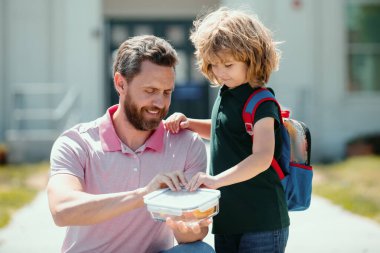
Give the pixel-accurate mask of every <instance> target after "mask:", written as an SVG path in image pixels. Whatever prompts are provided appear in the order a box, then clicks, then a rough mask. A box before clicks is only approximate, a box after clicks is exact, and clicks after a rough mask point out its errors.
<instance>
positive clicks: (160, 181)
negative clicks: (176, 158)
mask: <svg viewBox="0 0 380 253" xmlns="http://www.w3.org/2000/svg"><path fill="white" fill-rule="evenodd" d="M181 186H187V181H186V178H185V175H184V174H183V171H180V170H177V171H173V172H168V173H161V174H158V175H156V176H155V177H154V178H153V179H152V181H150V182H149V184H148V185H147V186H145V189H146V191H147V193H150V192H153V191H155V190H158V189H162V188H167V187H169V188H170V190H172V191H180V190H181Z"/></svg>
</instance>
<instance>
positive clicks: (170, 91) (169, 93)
mask: <svg viewBox="0 0 380 253" xmlns="http://www.w3.org/2000/svg"><path fill="white" fill-rule="evenodd" d="M172 93H173V91H172V90H168V91H165V92H164V94H165V95H166V96H170V95H171V94H172Z"/></svg>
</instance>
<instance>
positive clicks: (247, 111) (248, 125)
mask: <svg viewBox="0 0 380 253" xmlns="http://www.w3.org/2000/svg"><path fill="white" fill-rule="evenodd" d="M265 101H274V102H275V103H276V104H277V106H278V108H279V117H280V121H281V122H283V120H282V113H281V107H280V104H279V103H278V102H277V100H276V98H275V97H274V95H273V94H272V92H270V91H269V90H268V89H266V88H259V89H257V90H255V91H254V92H253V93H252V94H251V95H250V96H249V98H248V99H247V101H246V102H245V104H244V108H243V112H242V117H243V121H244V125H245V130H246V131H247V133H248V134H249V135H251V136H253V123H254V122H255V113H256V110H257V108H258V107H259V105H260V104H261V103H263V102H265Z"/></svg>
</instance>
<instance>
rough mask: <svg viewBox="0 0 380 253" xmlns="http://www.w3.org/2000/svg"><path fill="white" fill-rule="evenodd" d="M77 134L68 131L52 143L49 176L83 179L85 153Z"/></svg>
mask: <svg viewBox="0 0 380 253" xmlns="http://www.w3.org/2000/svg"><path fill="white" fill-rule="evenodd" d="M84 147H85V146H84V145H83V141H82V140H81V137H80V135H79V133H78V132H76V131H75V130H69V131H67V132H66V133H64V134H62V135H61V136H60V137H59V138H58V139H57V140H56V141H55V143H54V145H53V148H52V151H51V154H50V168H51V171H50V176H53V175H56V174H71V175H74V176H76V177H78V178H80V179H82V180H83V179H84V170H85V164H86V163H85V161H86V157H87V152H86V151H85V148H84Z"/></svg>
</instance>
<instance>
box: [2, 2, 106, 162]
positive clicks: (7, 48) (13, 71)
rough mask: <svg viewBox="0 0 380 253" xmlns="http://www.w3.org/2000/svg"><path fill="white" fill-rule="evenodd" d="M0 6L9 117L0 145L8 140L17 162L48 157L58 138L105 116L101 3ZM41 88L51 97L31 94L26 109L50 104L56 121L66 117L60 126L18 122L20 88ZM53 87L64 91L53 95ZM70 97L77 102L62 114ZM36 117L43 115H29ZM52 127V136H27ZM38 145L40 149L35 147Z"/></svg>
mask: <svg viewBox="0 0 380 253" xmlns="http://www.w3.org/2000/svg"><path fill="white" fill-rule="evenodd" d="M0 4H1V5H0V7H1V9H0V12H1V17H0V21H1V22H2V23H1V28H0V38H1V44H0V56H1V61H0V64H1V65H0V66H1V70H2V71H1V72H0V85H1V86H0V87H1V90H2V92H1V104H2V105H4V104H5V106H4V107H5V108H6V109H5V110H6V113H4V112H3V111H2V112H1V115H0V116H1V125H0V127H1V131H2V135H1V136H0V138H2V139H0V141H1V140H4V139H5V142H7V144H8V145H9V147H10V149H11V152H10V156H11V157H10V160H11V161H15V162H18V161H25V160H35V159H39V158H44V159H46V158H47V157H48V152H49V149H50V147H51V144H52V141H53V140H54V136H58V134H59V132H60V131H63V130H64V129H65V128H67V127H70V126H73V125H74V124H76V123H78V122H80V121H87V120H92V119H94V118H96V117H99V116H100V115H102V114H103V112H104V92H103V89H104V80H103V79H104V78H103V76H104V75H103V71H104V69H103V67H104V65H103V64H104V61H103V58H104V57H103V53H104V48H103V38H102V32H103V31H102V28H103V27H102V26H103V19H102V9H101V8H102V5H101V1H100V0H81V1H75V0H33V1H28V0H2V1H0ZM37 86H39V87H46V90H47V92H46V94H45V95H44V94H40V95H39V97H36V96H35V97H32V96H30V97H28V96H26V97H25V98H24V100H23V104H24V108H23V109H34V107H39V106H44V108H43V109H44V110H48V109H52V110H51V111H52V112H51V113H52V118H54V115H61V116H62V118H59V119H58V120H59V121H56V122H53V120H50V122H49V120H32V121H20V122H21V123H18V122H16V123H17V124H16V123H15V120H12V117H13V113H14V112H15V110H14V109H15V108H14V106H15V105H16V104H15V97H14V96H13V95H12V94H14V90H15V89H16V87H20V90H24V89H25V90H26V89H29V88H30V87H37ZM52 87H57V88H58V90H59V91H60V93H59V94H57V95H52V94H50V93H49V92H48V91H49V90H51V89H52ZM67 94H70V96H71V97H73V98H74V97H75V98H76V99H72V101H73V102H72V103H71V102H70V99H68V101H69V103H67V104H68V105H70V104H71V105H72V107H70V108H69V111H67V113H64V114H61V112H62V110H58V109H60V108H61V107H60V106H59V105H60V104H61V105H65V104H66V103H62V102H64V99H63V98H64V97H65V95H67ZM70 96H68V97H70ZM4 101H5V102H4ZM17 106H19V105H17ZM4 107H2V110H3V108H4ZM49 107H50V108H49ZM55 107H56V108H55ZM64 107H65V106H63V107H62V108H63V109H64V110H65V108H64ZM54 109H57V110H54ZM64 110H63V111H64ZM33 115H37V113H34V112H33V113H30V114H29V115H28V116H30V117H33ZM61 116H59V117H61ZM42 117H44V116H42ZM49 128H50V129H51V131H50V132H49V131H44V132H43V133H44V134H41V135H38V134H33V132H32V134H31V132H27V130H41V129H42V130H49ZM25 130H26V131H25ZM54 131H56V134H54V133H53V132H54ZM52 133H53V134H52ZM20 136H22V137H20ZM39 139H40V140H39ZM42 140H43V141H42ZM41 142H42V143H41ZM36 145H39V146H40V147H41V148H40V150H38V149H35V146H36ZM42 149H45V150H44V151H41V150H42Z"/></svg>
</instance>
